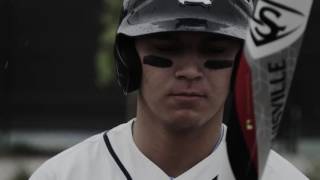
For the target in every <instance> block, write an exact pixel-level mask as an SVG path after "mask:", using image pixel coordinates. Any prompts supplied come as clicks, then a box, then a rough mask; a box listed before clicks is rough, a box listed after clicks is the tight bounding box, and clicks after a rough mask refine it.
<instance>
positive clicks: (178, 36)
mask: <svg viewBox="0 0 320 180" xmlns="http://www.w3.org/2000/svg"><path fill="white" fill-rule="evenodd" d="M136 39H138V40H144V41H146V42H150V41H151V42H157V41H159V42H161V41H162V42H165V41H169V42H179V43H198V42H200V43H218V42H225V43H232V44H238V43H241V42H242V41H241V40H239V39H235V38H232V37H228V36H224V35H220V34H213V33H205V32H163V33H155V34H150V35H145V36H140V37H137V38H136Z"/></svg>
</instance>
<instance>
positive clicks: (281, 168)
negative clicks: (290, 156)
mask: <svg viewBox="0 0 320 180" xmlns="http://www.w3.org/2000/svg"><path fill="white" fill-rule="evenodd" d="M262 177H263V178H262V180H273V179H290V180H309V179H308V178H307V177H306V176H305V175H304V174H302V173H301V172H300V171H299V170H298V169H297V168H296V167H294V166H293V165H292V164H291V163H290V162H288V161H287V160H286V159H284V158H283V157H282V156H280V155H279V154H278V153H276V152H275V151H272V150H271V151H270V154H269V157H268V160H267V164H266V167H265V170H264V173H263V176H262Z"/></svg>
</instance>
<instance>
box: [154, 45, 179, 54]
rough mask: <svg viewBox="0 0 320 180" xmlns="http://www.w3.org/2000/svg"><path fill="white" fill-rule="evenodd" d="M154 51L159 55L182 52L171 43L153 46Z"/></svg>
mask: <svg viewBox="0 0 320 180" xmlns="http://www.w3.org/2000/svg"><path fill="white" fill-rule="evenodd" d="M154 49H155V50H156V51H157V52H159V53H165V54H176V53H179V52H181V51H182V50H183V49H182V48H181V47H180V46H178V45H175V44H172V43H163V44H155V45H154Z"/></svg>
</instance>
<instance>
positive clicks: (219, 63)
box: [204, 60, 233, 69]
mask: <svg viewBox="0 0 320 180" xmlns="http://www.w3.org/2000/svg"><path fill="white" fill-rule="evenodd" d="M232 65H233V61H231V60H208V61H206V62H205V63H204V67H206V68H208V69H226V68H230V67H232Z"/></svg>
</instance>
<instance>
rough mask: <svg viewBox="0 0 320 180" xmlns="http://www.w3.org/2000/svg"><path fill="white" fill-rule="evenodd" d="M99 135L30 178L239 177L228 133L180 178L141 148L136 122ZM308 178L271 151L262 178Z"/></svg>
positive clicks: (216, 179) (202, 179)
mask: <svg viewBox="0 0 320 180" xmlns="http://www.w3.org/2000/svg"><path fill="white" fill-rule="evenodd" d="M133 121H134V120H131V121H129V122H128V123H125V124H122V125H119V126H117V127H115V128H113V129H112V130H110V131H108V132H105V133H101V134H98V135H95V136H93V137H91V138H89V139H87V140H85V141H83V142H81V143H79V144H77V145H75V146H73V147H71V148H69V149H67V150H65V151H63V152H62V153H60V154H58V155H56V156H55V157H53V158H51V159H49V160H48V161H47V162H45V163H44V164H43V165H42V166H41V167H40V168H39V169H38V170H37V171H36V172H35V173H34V174H33V175H32V176H31V177H30V179H29V180H130V179H132V180H235V178H234V176H233V173H232V170H231V167H230V164H229V160H228V156H227V150H226V141H225V135H226V133H225V132H224V134H223V138H222V140H221V142H220V144H219V145H218V146H217V148H216V149H215V150H214V152H212V153H211V154H210V155H209V156H208V157H207V158H205V159H204V160H202V161H201V162H199V163H198V164H196V165H195V166H194V167H192V168H191V169H189V170H188V171H186V172H184V173H183V174H181V175H180V176H178V177H176V178H172V177H169V176H168V175H167V174H166V173H165V172H163V171H162V170H161V169H160V168H159V167H158V166H157V165H156V164H154V163H153V162H152V161H151V160H149V159H148V158H147V157H146V156H144V154H142V152H141V151H140V150H139V149H138V148H137V146H136V145H135V143H134V141H133V137H132V128H131V127H132V123H133ZM283 179H290V180H308V178H306V177H305V176H304V175H303V174H302V173H301V172H300V171H298V170H297V169H296V168H295V167H293V166H292V165H291V164H290V163H289V162H287V161H286V160H285V159H283V158H282V157H280V156H279V155H278V154H276V153H275V152H273V151H271V153H270V156H269V159H268V161H267V165H266V169H265V172H264V175H263V178H262V180H283Z"/></svg>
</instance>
